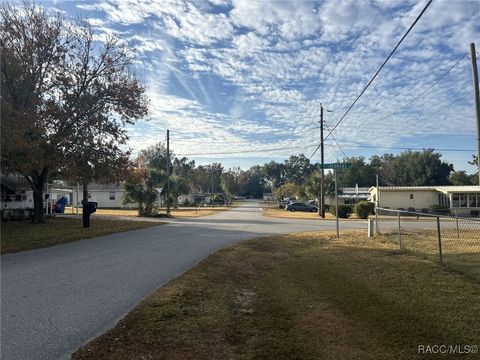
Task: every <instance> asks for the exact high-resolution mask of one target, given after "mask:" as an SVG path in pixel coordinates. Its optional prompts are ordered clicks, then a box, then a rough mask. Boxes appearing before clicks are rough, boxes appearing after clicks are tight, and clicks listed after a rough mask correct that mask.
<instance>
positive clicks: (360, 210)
mask: <svg viewBox="0 0 480 360" xmlns="http://www.w3.org/2000/svg"><path fill="white" fill-rule="evenodd" d="M355 213H356V214H357V216H358V217H359V218H360V219H366V218H368V216H369V215H373V214H374V213H375V203H373V202H370V201H360V202H359V203H358V204H357V205H355Z"/></svg>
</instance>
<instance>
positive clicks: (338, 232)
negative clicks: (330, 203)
mask: <svg viewBox="0 0 480 360" xmlns="http://www.w3.org/2000/svg"><path fill="white" fill-rule="evenodd" d="M333 171H334V173H335V225H336V228H337V238H339V237H340V226H339V224H338V186H337V180H338V169H334V170H333Z"/></svg>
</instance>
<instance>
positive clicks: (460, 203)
mask: <svg viewBox="0 0 480 360" xmlns="http://www.w3.org/2000/svg"><path fill="white" fill-rule="evenodd" d="M452 202H453V207H459V208H462V207H463V208H466V207H468V196H467V194H453V195H452Z"/></svg>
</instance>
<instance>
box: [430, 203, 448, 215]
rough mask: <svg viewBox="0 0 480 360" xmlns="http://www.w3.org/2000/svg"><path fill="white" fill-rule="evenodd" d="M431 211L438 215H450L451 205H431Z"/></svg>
mask: <svg viewBox="0 0 480 360" xmlns="http://www.w3.org/2000/svg"><path fill="white" fill-rule="evenodd" d="M430 212H432V213H434V214H437V215H449V214H450V207H449V206H448V205H431V206H430Z"/></svg>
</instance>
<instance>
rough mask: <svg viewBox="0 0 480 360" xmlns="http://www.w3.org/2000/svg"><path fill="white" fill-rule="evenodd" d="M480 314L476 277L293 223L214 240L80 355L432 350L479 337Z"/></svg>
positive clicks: (364, 355) (303, 355)
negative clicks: (223, 243) (216, 246)
mask: <svg viewBox="0 0 480 360" xmlns="http://www.w3.org/2000/svg"><path fill="white" fill-rule="evenodd" d="M479 314H480V284H479V282H477V281H475V280H473V279H471V278H467V277H464V276H462V275H459V274H458V273H452V272H448V271H445V270H444V268H443V267H441V266H440V265H438V264H436V263H434V262H432V261H429V260H428V259H424V258H421V257H418V256H414V255H411V254H408V253H403V252H399V251H398V250H396V249H395V245H394V244H392V243H391V242H388V241H382V240H374V239H368V238H366V237H365V236H364V234H363V233H353V232H352V233H345V234H342V238H341V239H336V238H335V237H334V235H333V234H328V233H324V232H318V233H303V234H292V235H288V236H276V237H269V238H264V239H257V240H251V241H246V242H242V243H239V244H237V245H234V246H231V247H228V248H226V249H223V250H220V251H218V252H217V253H215V254H213V255H211V256H210V257H208V258H207V259H206V260H204V261H202V262H201V263H200V264H199V265H197V266H196V267H194V268H193V269H191V270H189V271H188V272H186V273H185V274H184V275H182V276H180V277H178V278H176V279H174V280H172V281H170V282H169V283H168V284H167V285H166V286H164V287H162V288H160V289H159V290H157V291H156V292H154V293H153V294H151V295H150V296H149V297H147V298H146V299H145V300H143V301H142V302H141V303H140V304H139V305H138V307H137V308H136V309H134V310H133V311H132V312H131V313H130V314H129V315H128V316H127V317H126V318H124V319H123V320H121V321H120V322H119V323H118V325H117V326H116V327H115V328H113V329H112V330H110V331H109V332H107V333H106V334H105V335H103V336H100V337H99V338H97V339H95V340H93V341H92V342H90V343H89V344H87V345H85V346H84V347H82V348H81V349H79V350H78V351H77V352H76V353H74V355H73V359H174V360H175V359H332V360H333V359H335V360H337V359H409V360H410V359H432V358H434V357H432V356H430V357H429V356H428V355H420V354H418V350H417V349H418V346H419V345H436V344H439V345H441V344H447V345H449V344H452V345H457V344H464V345H473V344H475V345H480V324H479ZM457 357H458V355H455V356H454V355H442V356H441V358H442V359H453V358H457ZM465 358H467V359H470V358H472V359H473V358H478V354H476V355H470V356H465Z"/></svg>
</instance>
